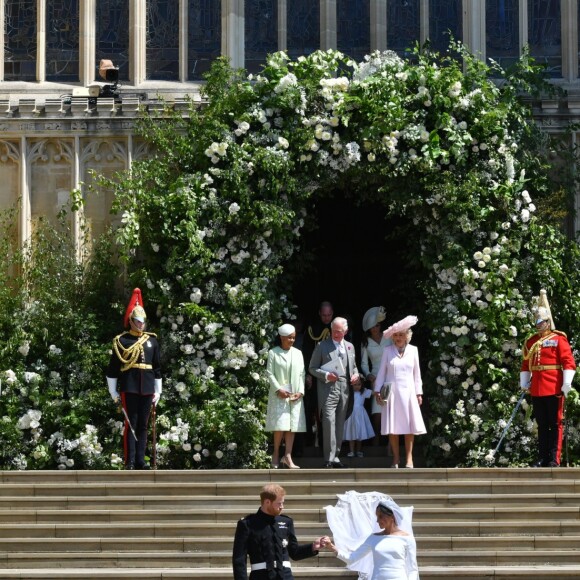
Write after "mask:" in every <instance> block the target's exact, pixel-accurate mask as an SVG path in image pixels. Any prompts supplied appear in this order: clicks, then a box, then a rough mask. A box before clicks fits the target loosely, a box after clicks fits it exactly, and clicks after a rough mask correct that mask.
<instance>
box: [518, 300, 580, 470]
mask: <svg viewBox="0 0 580 580" xmlns="http://www.w3.org/2000/svg"><path fill="white" fill-rule="evenodd" d="M533 313H534V317H535V323H536V329H537V332H536V333H535V334H533V335H532V336H530V337H528V338H527V339H526V342H525V344H524V347H523V350H522V354H523V360H522V367H521V373H520V386H521V388H522V389H524V390H528V389H529V391H530V394H531V395H532V405H533V408H534V417H535V419H536V423H537V424H538V446H539V460H538V462H537V463H536V465H535V466H536V467H558V466H559V465H560V460H561V454H562V423H563V419H564V398H565V397H566V395H567V394H568V392H569V391H570V389H571V388H572V379H573V378H574V374H575V372H576V363H575V362H574V356H573V354H572V349H571V348H570V343H569V342H568V339H567V338H566V334H565V333H563V332H561V331H559V330H555V327H554V320H553V319H552V313H551V312H550V305H549V304H548V298H547V296H546V291H545V290H541V291H540V297H539V301H538V306H536V307H535V308H534V309H533Z"/></svg>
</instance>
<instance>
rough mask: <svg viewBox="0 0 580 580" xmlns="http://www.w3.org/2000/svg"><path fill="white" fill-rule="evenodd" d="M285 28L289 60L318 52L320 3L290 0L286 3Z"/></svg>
mask: <svg viewBox="0 0 580 580" xmlns="http://www.w3.org/2000/svg"><path fill="white" fill-rule="evenodd" d="M290 4H291V5H290ZM287 26H288V34H287V38H288V40H287V45H288V56H289V57H290V58H291V59H296V58H297V57H299V56H300V55H308V54H311V53H313V52H314V51H315V50H318V49H319V48H320V1H319V0H292V1H291V2H288V15H287Z"/></svg>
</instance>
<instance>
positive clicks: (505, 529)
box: [0, 517, 580, 542]
mask: <svg viewBox="0 0 580 580" xmlns="http://www.w3.org/2000/svg"><path fill="white" fill-rule="evenodd" d="M83 519H84V520H85V521H87V518H83ZM235 526H236V520H224V521H223V522H220V523H214V522H207V521H206V522H198V523H191V522H181V523H180V522H176V521H173V518H172V519H171V520H170V521H169V522H168V523H160V522H159V521H158V519H157V518H155V517H152V518H151V520H150V521H149V522H143V523H135V522H134V521H129V522H122V523H110V522H103V523H98V522H94V521H93V522H92V523H90V524H87V523H84V524H81V523H78V524H67V523H56V524H33V523H23V524H3V525H2V526H0V539H1V538H43V539H49V538H63V539H65V538H79V539H80V538H94V537H95V536H98V537H99V538H118V537H124V538H144V537H147V538H149V537H151V538H174V537H178V538H184V537H187V538H202V539H206V540H207V541H213V539H215V538H223V537H224V535H227V537H229V538H230V539H231V534H230V531H231V530H232V529H234V528H235ZM294 527H295V529H296V533H297V535H298V537H299V538H300V539H302V538H303V537H307V536H312V537H318V536H321V535H325V534H328V532H329V529H328V526H327V524H326V522H325V521H322V522H307V521H305V520H304V518H300V521H296V522H294ZM413 532H414V534H415V536H416V537H417V538H424V537H427V536H430V537H443V538H449V539H451V538H453V537H469V538H472V537H475V538H486V537H488V536H489V537H495V536H501V537H502V538H505V537H508V536H517V537H526V538H533V537H546V536H548V537H552V536H553V537H556V538H560V537H561V538H562V541H563V542H567V541H569V537H575V536H579V537H580V520H575V521H574V520H562V521H560V520H554V519H549V520H545V521H542V520H517V521H511V520H503V521H474V520H467V519H466V520H463V521H455V522H449V521H447V522H441V521H433V522H424V521H420V520H418V519H417V518H415V520H414V522H413ZM502 541H503V540H502Z"/></svg>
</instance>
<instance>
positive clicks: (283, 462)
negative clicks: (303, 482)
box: [280, 457, 300, 469]
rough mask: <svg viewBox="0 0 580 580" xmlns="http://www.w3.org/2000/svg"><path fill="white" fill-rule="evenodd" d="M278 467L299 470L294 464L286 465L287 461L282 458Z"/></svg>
mask: <svg viewBox="0 0 580 580" xmlns="http://www.w3.org/2000/svg"><path fill="white" fill-rule="evenodd" d="M280 465H281V466H282V467H287V468H288V469H300V467H299V466H298V465H296V464H295V463H292V464H290V463H288V460H287V459H286V458H285V457H282V459H280Z"/></svg>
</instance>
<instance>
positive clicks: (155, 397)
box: [153, 379, 163, 405]
mask: <svg viewBox="0 0 580 580" xmlns="http://www.w3.org/2000/svg"><path fill="white" fill-rule="evenodd" d="M162 390H163V389H162V388H161V379H155V394H154V395H153V404H154V405H157V403H158V402H159V399H161V391H162Z"/></svg>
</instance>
